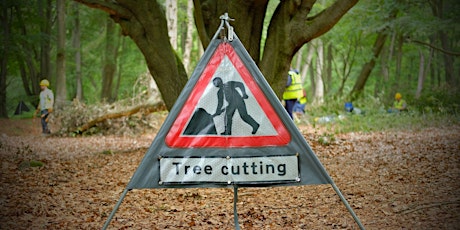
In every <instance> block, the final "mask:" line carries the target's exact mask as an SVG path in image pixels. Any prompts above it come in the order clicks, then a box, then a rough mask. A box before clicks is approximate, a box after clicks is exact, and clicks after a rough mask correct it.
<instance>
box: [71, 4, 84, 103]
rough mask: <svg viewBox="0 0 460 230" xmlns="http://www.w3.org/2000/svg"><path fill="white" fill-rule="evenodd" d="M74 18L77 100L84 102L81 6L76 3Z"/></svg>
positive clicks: (73, 40)
mask: <svg viewBox="0 0 460 230" xmlns="http://www.w3.org/2000/svg"><path fill="white" fill-rule="evenodd" d="M72 8H73V14H74V15H73V16H74V28H73V34H72V38H73V39H72V46H73V49H74V50H75V83H76V84H75V87H76V89H75V98H76V99H77V100H79V101H83V85H82V79H81V40H80V39H81V32H80V9H79V4H78V3H76V2H73V3H72Z"/></svg>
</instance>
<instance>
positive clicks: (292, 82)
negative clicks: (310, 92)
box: [283, 70, 303, 119]
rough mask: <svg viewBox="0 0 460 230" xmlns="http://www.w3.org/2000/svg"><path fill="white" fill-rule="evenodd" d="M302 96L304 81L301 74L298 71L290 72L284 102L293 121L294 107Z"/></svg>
mask: <svg viewBox="0 0 460 230" xmlns="http://www.w3.org/2000/svg"><path fill="white" fill-rule="evenodd" d="M302 96H303V95H302V81H301V78H300V75H299V72H298V71H297V70H290V71H289V72H288V79H287V82H286V89H285V90H284V93H283V100H284V102H285V104H284V107H285V108H286V111H287V112H288V114H289V116H290V117H291V118H292V119H293V118H294V117H293V116H292V111H293V109H294V105H295V103H296V101H297V99H299V98H301V97H302Z"/></svg>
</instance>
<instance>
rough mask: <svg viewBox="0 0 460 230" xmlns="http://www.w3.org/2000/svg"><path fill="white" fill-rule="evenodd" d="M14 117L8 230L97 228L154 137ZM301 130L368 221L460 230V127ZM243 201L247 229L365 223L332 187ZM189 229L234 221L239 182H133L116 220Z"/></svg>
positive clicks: (6, 163) (5, 167) (279, 190)
mask: <svg viewBox="0 0 460 230" xmlns="http://www.w3.org/2000/svg"><path fill="white" fill-rule="evenodd" d="M19 122H22V121H17V120H16V121H14V120H13V121H12V120H7V121H6V120H2V121H1V122H0V125H1V126H2V128H1V130H0V157H1V162H2V165H1V166H2V170H1V174H0V181H1V185H2V190H1V192H0V211H1V217H0V221H1V223H2V224H1V229H100V228H102V226H103V224H104V223H105V221H106V220H107V218H108V216H109V214H110V212H111V211H112V209H113V208H114V206H115V204H116V202H117V201H118V199H119V198H120V195H121V193H122V192H123V190H124V189H125V187H126V185H127V183H128V182H129V180H130V177H131V176H132V175H133V174H134V172H135V170H136V169H137V166H138V165H139V163H140V162H141V160H142V158H143V156H144V154H145V153H146V151H147V149H148V147H149V146H150V144H151V142H152V141H153V139H154V137H155V133H153V132H152V133H144V134H142V135H136V136H115V135H113V136H89V137H76V138H69V137H55V136H53V137H43V136H40V135H39V134H38V131H37V130H35V131H34V129H31V125H30V123H28V121H27V122H22V123H19ZM11 127H13V128H14V129H15V130H11ZM21 128H22V129H23V130H22V131H21V130H19V131H18V129H21ZM299 129H300V130H301V131H302V133H303V134H304V136H305V138H306V139H307V141H308V142H309V144H310V146H311V147H312V149H313V151H314V152H315V153H316V154H317V156H318V158H319V160H320V161H321V163H322V164H323V165H324V167H325V168H326V170H327V171H328V172H329V175H330V176H331V177H332V179H333V180H334V182H335V183H336V185H337V186H338V187H339V188H340V190H341V191H342V193H343V194H344V196H345V198H346V199H347V201H348V202H349V203H350V205H351V207H352V208H353V210H354V211H355V212H356V214H357V216H358V217H359V218H360V220H361V222H362V224H363V225H364V227H366V228H367V229H458V226H460V214H459V213H460V184H459V183H458V181H459V179H460V178H459V177H460V156H459V154H460V127H459V126H458V125H454V126H448V127H447V126H446V127H427V128H425V129H421V130H408V131H391V132H373V133H347V134H340V135H336V136H335V137H334V141H333V142H328V144H327V145H324V144H322V143H321V141H318V140H320V137H321V135H318V134H317V132H315V130H313V129H312V128H311V127H299ZM30 130H32V131H30ZM13 131H14V132H13ZM24 162H26V163H24ZM27 162H29V163H28V164H29V165H27ZM30 162H40V163H41V164H38V165H35V164H34V167H30ZM237 207H238V216H239V223H240V226H241V227H242V228H243V229H358V226H357V225H356V223H355V222H354V220H353V218H352V217H351V215H350V214H349V213H348V211H347V210H346V208H345V206H344V205H343V204H342V202H341V201H340V199H339V197H338V196H337V195H336V193H335V192H334V190H333V189H332V187H331V186H330V185H309V186H293V187H268V188H240V189H239V197H238V203H237ZM183 228H186V229H234V223H233V190H232V189H226V188H222V189H221V188H193V189H141V190H132V191H130V192H129V193H128V194H127V196H126V197H125V199H124V200H123V202H122V204H121V206H120V208H119V210H118V211H117V213H116V215H115V217H114V219H113V220H112V221H111V223H110V225H109V229H183Z"/></svg>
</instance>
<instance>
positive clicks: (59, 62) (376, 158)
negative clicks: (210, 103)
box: [0, 0, 460, 229]
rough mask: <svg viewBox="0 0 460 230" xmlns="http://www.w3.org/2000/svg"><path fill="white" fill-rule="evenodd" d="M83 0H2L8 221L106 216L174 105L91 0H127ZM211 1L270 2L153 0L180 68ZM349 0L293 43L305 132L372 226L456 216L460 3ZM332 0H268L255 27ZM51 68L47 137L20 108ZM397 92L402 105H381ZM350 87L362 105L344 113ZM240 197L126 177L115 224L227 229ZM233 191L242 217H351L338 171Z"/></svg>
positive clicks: (431, 222) (55, 225)
mask: <svg viewBox="0 0 460 230" xmlns="http://www.w3.org/2000/svg"><path fill="white" fill-rule="evenodd" d="M78 2H83V3H84V4H85V5H83V4H81V3H78ZM78 2H74V1H64V0H57V1H52V0H36V1H28V0H4V1H1V3H0V4H1V6H2V7H1V14H0V16H1V19H2V20H1V23H2V24H1V25H2V27H1V31H2V35H1V37H0V39H1V41H2V42H1V47H0V52H1V55H0V68H1V71H0V74H1V76H0V116H1V117H3V118H1V119H0V161H1V171H0V184H1V187H2V189H1V191H0V223H1V224H0V228H1V229H3V228H5V229H100V228H101V227H102V226H103V224H104V222H105V221H106V220H107V217H108V215H109V214H110V212H111V211H112V209H113V207H114V206H115V204H116V202H117V201H118V199H119V198H120V194H121V193H122V191H123V189H124V188H125V187H126V185H127V183H128V182H129V179H130V176H132V175H133V173H134V171H135V170H136V168H137V166H138V165H139V163H140V161H141V160H142V157H143V156H144V154H145V153H146V151H147V149H148V148H149V147H150V144H151V143H152V140H153V139H154V138H155V134H156V132H157V131H158V129H159V128H160V127H161V125H162V123H163V121H164V119H165V117H166V116H167V115H168V111H167V110H168V106H167V104H168V103H166V102H165V100H164V99H165V97H166V98H167V97H169V96H171V95H165V94H163V95H162V94H161V93H160V90H159V86H157V84H156V82H155V81H154V80H153V77H152V75H151V73H150V72H151V70H150V68H151V67H150V68H149V67H148V64H147V61H146V57H145V56H144V55H143V53H142V52H141V50H140V49H139V47H138V46H137V45H136V44H135V42H133V40H132V39H131V38H129V37H127V36H124V35H123V33H122V31H121V29H120V26H119V24H116V23H115V22H114V20H113V19H111V18H110V17H109V14H107V13H106V11H103V10H96V9H92V8H90V7H87V6H88V5H91V4H93V5H92V7H94V5H96V4H99V5H98V6H99V7H100V6H101V4H102V5H103V4H104V3H106V4H111V3H119V2H123V3H129V2H131V3H132V2H133V1H129V0H118V1H98V0H79V1H78ZM146 2H149V3H151V2H154V1H143V2H142V3H146ZM213 2H214V3H217V4H218V6H216V8H217V7H220V8H226V7H228V9H229V10H232V9H233V10H234V9H235V8H233V7H234V6H232V5H231V4H235V3H236V4H238V3H242V2H246V3H249V4H252V3H254V2H264V1H237V0H235V1H233V0H232V1H230V0H227V1H220V0H218V1H206V0H202V1H197V0H195V1H193V2H192V1H186V0H177V1H174V0H171V1H169V0H168V1H161V0H160V1H158V5H161V6H162V7H161V9H160V10H161V12H163V13H164V18H165V19H166V18H168V22H169V24H168V31H170V32H171V31H174V32H171V33H170V34H169V38H171V39H170V40H169V39H168V40H169V41H168V43H169V44H171V46H174V54H175V55H176V57H180V62H181V64H183V66H184V70H186V72H187V76H189V75H190V73H191V72H192V71H193V69H194V66H195V65H196V64H197V62H198V61H199V59H200V57H201V55H202V53H203V47H204V46H203V45H202V44H201V39H199V37H201V36H199V35H198V31H197V29H196V28H195V25H194V20H193V18H194V16H193V14H192V12H194V11H193V10H194V4H196V3H203V4H204V3H207V4H210V3H213ZM341 2H347V4H351V5H353V7H351V8H350V9H349V10H347V12H346V13H345V14H344V15H343V17H342V18H341V19H340V20H339V21H337V22H336V23H337V24H335V26H333V27H332V28H331V29H330V30H329V31H327V32H326V33H324V34H322V35H321V36H318V37H316V38H314V39H312V40H311V41H309V42H307V43H305V44H303V45H302V47H300V48H299V49H298V50H297V52H295V54H293V56H292V57H288V58H292V61H291V62H290V63H289V64H290V66H291V67H293V68H296V69H298V70H299V71H300V72H301V75H302V78H303V80H304V82H303V83H304V87H305V89H306V91H307V93H308V105H307V113H306V114H305V115H304V116H301V117H297V119H296V120H295V122H296V124H297V125H298V128H299V131H300V132H301V133H302V135H303V136H304V138H305V139H306V140H307V142H308V143H309V145H310V146H311V147H312V149H313V151H314V152H315V154H316V155H317V156H318V159H319V160H320V162H321V163H322V164H323V165H324V167H325V169H326V170H327V171H328V173H329V174H330V176H331V178H332V179H333V180H334V181H335V183H336V184H337V186H338V187H339V188H340V189H341V191H342V193H343V194H344V196H345V197H346V199H347V200H348V202H349V203H350V205H351V206H352V208H353V210H354V211H355V212H356V213H357V215H358V217H359V218H360V220H361V221H362V223H363V225H364V226H365V227H366V228H367V229H458V226H460V221H459V220H460V217H459V214H458V213H460V200H459V197H460V194H459V192H460V188H459V186H460V185H459V183H458V181H459V176H460V157H459V149H460V126H459V123H460V118H459V117H460V116H459V104H460V95H459V91H458V86H459V81H460V65H459V63H458V62H459V60H458V56H459V45H460V43H459V32H460V27H459V21H460V20H459V17H460V16H459V15H458V12H459V11H460V2H458V1H454V0H448V1H447V0H444V1H443V0H415V1H414V0H410V1H409V0H407V1H405V0H387V1H384V0H376V1H373V0H361V1H358V2H355V1H341ZM138 3H141V1H139V2H138ZM155 3H156V2H155ZM191 3H194V4H191ZM230 3H231V4H230ZM334 3H335V2H334V1H330V0H322V1H307V0H304V1H289V0H287V1H269V2H268V5H267V11H266V16H267V17H265V20H264V22H263V33H262V36H261V38H260V42H261V43H263V42H264V41H265V40H266V39H267V30H268V27H269V23H270V18H271V16H272V15H273V14H274V13H275V12H276V9H277V7H279V6H280V5H282V6H292V5H295V6H297V5H296V4H298V5H299V6H302V7H305V5H308V4H312V5H313V6H314V7H313V8H312V9H311V12H312V14H313V15H312V17H313V16H314V15H317V14H316V13H318V12H322V11H321V10H323V9H329V8H328V7H330V6H333V5H334ZM355 3H356V4H355ZM152 4H153V3H152ZM176 4H177V5H176ZM227 4H228V5H227ZM211 5H212V4H211ZM207 6H209V5H207ZM96 8H97V7H96ZM280 8H282V7H280ZM307 8H308V7H307ZM99 9H100V8H99ZM106 9H109V7H107V8H106ZM294 9H297V8H294ZM299 9H302V10H303V9H306V8H301V7H299ZM200 12H207V11H200ZM298 12H301V13H302V12H303V11H301V10H298ZM241 13H242V14H241V15H243V12H241ZM259 13H260V12H259ZM166 14H168V15H170V16H168V17H166ZM113 15H114V14H112V17H113ZM241 15H237V14H230V17H232V18H234V19H235V21H234V22H233V23H235V24H237V21H238V20H241V18H239V17H240V16H241ZM215 20H216V22H214V23H218V22H219V21H218V18H215ZM231 23H232V22H231ZM244 23H246V21H244ZM244 23H242V24H244ZM62 28H65V29H62ZM235 28H239V27H236V26H235ZM214 29H216V28H213V29H210V31H208V32H209V33H214ZM241 29H245V28H241ZM211 30H212V31H211ZM238 31H241V30H236V33H237V34H240V33H239V32H238ZM241 34H243V33H241ZM278 36H281V35H278ZM289 36H291V34H287V35H286V34H285V35H284V38H285V37H289ZM281 38H283V36H281ZM280 42H282V41H280ZM251 47H252V46H251ZM265 51H266V50H265V49H262V47H261V49H260V56H262V55H263V53H264V52H265ZM253 52H254V51H253ZM161 64H162V63H161V62H159V63H158V65H161ZM287 67H289V66H287ZM284 77H285V76H284V75H283V76H280V77H279V78H280V82H281V83H283V80H282V79H284ZM42 78H48V79H49V80H50V81H51V89H52V90H53V91H55V93H56V94H57V95H56V96H57V101H56V102H57V105H56V111H55V112H53V113H52V116H51V118H50V127H51V130H52V131H53V135H51V136H41V135H40V120H39V119H38V118H32V117H33V115H32V114H33V111H29V112H27V111H26V112H24V113H22V114H19V115H16V114H14V112H15V109H16V107H17V105H18V103H19V102H20V101H24V102H25V103H26V104H27V105H28V107H29V108H30V109H32V110H33V108H34V107H35V106H36V104H37V102H38V93H39V87H38V84H39V81H40V80H41V79H42ZM166 78H171V79H173V78H172V77H171V76H166ZM272 83H275V84H273V85H272V86H274V89H277V86H276V84H277V83H276V82H272ZM180 90H181V89H177V91H180ZM395 92H401V93H402V94H403V96H404V98H405V99H406V100H407V101H408V104H409V112H407V113H402V114H388V113H387V112H386V109H387V108H388V107H389V106H390V104H391V102H392V100H393V96H394V93H395ZM279 93H280V92H279V90H277V94H278V95H279ZM168 99H169V101H174V99H175V98H174V96H171V98H168ZM346 101H352V102H353V104H354V105H355V107H358V108H360V109H361V111H362V113H360V114H354V113H351V114H350V113H346V112H345V111H344V109H343V106H344V102H346ZM6 117H9V118H6ZM100 118H105V119H103V120H101V119H100ZM323 118H324V119H323ZM82 127H85V130H84V131H82V129H81V128H82ZM232 199H233V193H232V190H231V189H207V188H203V189H155V190H150V189H145V190H133V191H130V192H129V193H128V195H127V197H126V198H125V200H124V201H123V203H122V205H121V207H120V209H119V211H118V212H117V214H116V216H115V218H114V219H113V220H112V222H111V224H110V226H109V228H110V229H168V228H169V229H178V228H181V229H182V228H187V229H216V228H218V229H234V225H233V216H232V215H233V210H232V209H233V207H232V204H233V200H232ZM237 206H238V214H239V218H240V219H239V221H240V222H239V223H240V225H241V227H242V228H243V229H357V228H358V227H357V225H356V224H355V223H354V221H353V219H352V217H351V216H350V215H349V213H348V212H347V210H346V209H345V207H344V206H343V204H342V203H341V201H340V199H339V198H338V196H337V195H336V194H335V193H334V191H333V189H332V188H331V186H330V185H312V186H295V187H276V188H245V189H241V190H240V192H239V201H238V203H237Z"/></svg>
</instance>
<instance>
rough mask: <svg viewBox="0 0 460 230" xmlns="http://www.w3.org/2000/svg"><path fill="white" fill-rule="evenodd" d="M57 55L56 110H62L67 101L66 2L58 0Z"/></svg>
mask: <svg viewBox="0 0 460 230" xmlns="http://www.w3.org/2000/svg"><path fill="white" fill-rule="evenodd" d="M56 6H57V16H58V18H57V25H58V34H57V55H56V86H55V87H56V96H55V109H57V110H59V109H62V108H63V107H64V105H65V103H66V101H67V86H66V76H65V39H66V36H65V34H66V33H65V32H66V28H65V0H57V3H56Z"/></svg>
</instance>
